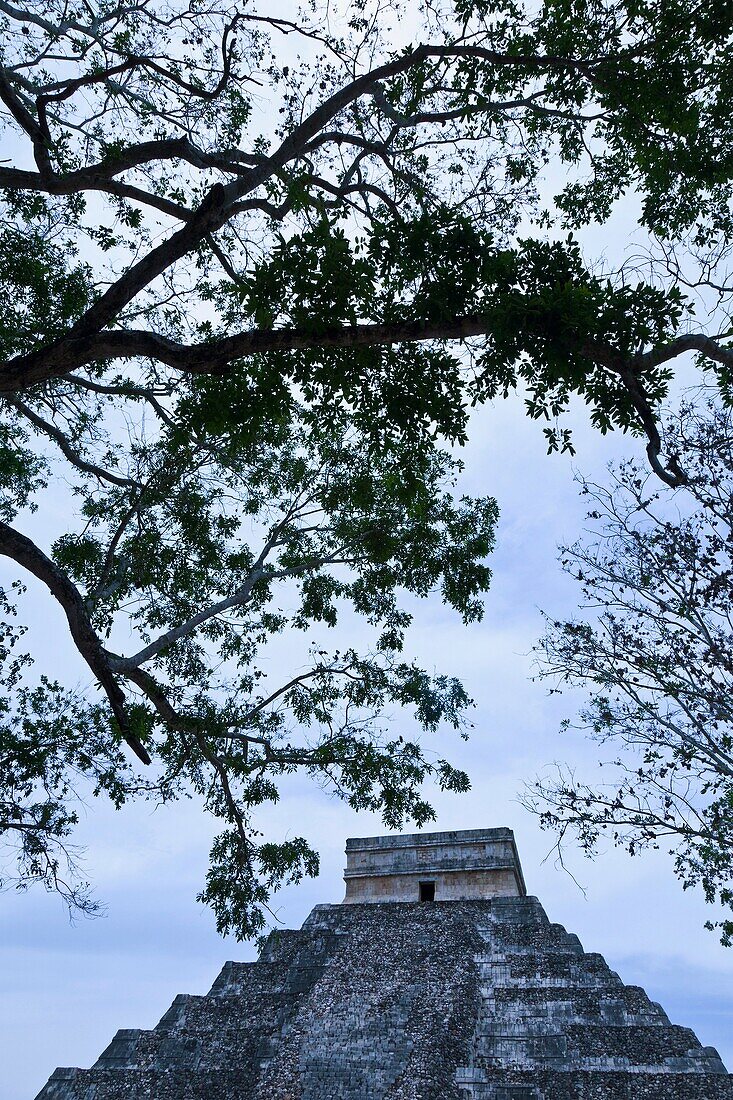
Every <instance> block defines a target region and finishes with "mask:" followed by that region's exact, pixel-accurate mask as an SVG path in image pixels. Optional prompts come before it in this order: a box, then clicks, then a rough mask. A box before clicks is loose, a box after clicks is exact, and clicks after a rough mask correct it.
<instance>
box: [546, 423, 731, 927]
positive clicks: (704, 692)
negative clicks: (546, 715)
mask: <svg viewBox="0 0 733 1100" xmlns="http://www.w3.org/2000/svg"><path fill="white" fill-rule="evenodd" d="M665 442H666V445H667V446H668V447H670V448H672V449H674V451H676V452H677V453H679V454H683V455H684V456H685V460H686V464H687V470H688V482H687V484H686V485H685V487H684V488H681V489H678V490H676V491H672V490H670V489H664V488H662V489H659V487H658V484H657V485H654V484H651V480H652V479H650V478H649V477H648V476H645V474H644V471H643V470H641V469H640V468H639V465H638V463H635V462H628V463H625V464H624V465H622V466H621V467H620V468H618V469H617V470H616V471H615V473H614V482H613V484H612V486H611V487H610V488H607V487H604V486H600V485H594V484H589V483H588V482H584V483H583V489H582V491H583V493H584V495H586V496H587V497H588V499H589V501H590V503H591V505H592V509H591V511H590V512H589V516H588V518H589V519H590V520H591V522H592V531H593V534H594V535H595V537H594V538H593V539H592V540H588V539H586V540H584V541H581V542H578V543H575V544H574V545H573V546H571V547H564V548H563V549H562V565H563V568H564V569H565V570H566V572H568V573H569V574H570V575H571V576H573V577H574V578H575V579H576V580H577V581H578V583H579V585H580V586H581V590H582V594H583V609H582V614H581V615H580V616H578V617H576V618H574V619H572V620H570V621H562V620H551V621H550V622H549V624H548V627H549V628H548V632H547V634H546V635H545V638H544V639H543V643H542V645H541V647H540V652H541V669H542V676H543V677H550V678H552V679H553V681H555V682H556V683H557V684H558V685H559V686H560V688H561V689H562V686H563V685H574V686H579V687H582V688H584V689H586V690H589V692H590V697H589V700H588V702H587V704H586V705H585V707H584V708H583V710H582V722H583V728H585V729H586V730H587V731H588V732H589V734H590V736H592V737H593V738H594V739H595V740H596V741H597V742H598V743H599V744H600V745H601V746H602V748H601V750H600V752H601V755H602V756H604V755H605V753H606V752H607V751H608V750H610V752H611V756H610V757H607V758H606V759H602V760H601V762H600V763H601V770H600V772H599V771H597V770H596V775H595V777H594V778H593V779H592V780H591V779H590V778H584V777H582V776H578V775H576V773H575V771H574V769H572V768H570V767H568V766H558V767H556V768H555V769H554V770H551V771H548V773H547V774H545V775H544V776H543V777H542V778H541V779H539V780H538V781H537V782H536V784H535V785H534V787H533V788H530V789H528V791H527V794H526V796H525V801H526V804H527V805H528V806H530V808H532V809H533V810H535V811H536V812H537V813H538V814H539V815H540V818H541V821H542V824H543V825H544V826H545V827H547V828H551V829H554V830H556V831H557V834H558V842H559V843H560V844H562V843H563V841H565V840H566V839H567V838H568V837H569V836H571V835H575V836H576V837H577V839H578V840H579V841H580V844H581V846H582V847H583V849H585V851H586V852H587V853H588V854H591V853H593V852H595V851H597V850H598V847H599V845H600V844H602V843H603V841H604V839H608V840H609V842H613V843H615V844H616V845H619V846H623V847H625V848H626V849H627V851H628V852H629V853H630V854H631V855H634V854H635V853H636V852H638V851H640V850H642V849H644V848H649V847H655V848H658V847H660V846H663V847H666V848H668V850H669V852H670V853H671V854H672V855H673V856H674V866H675V870H676V873H677V876H678V878H679V879H680V881H681V882H682V884H683V886H684V887H685V888H688V887H690V886H696V885H700V886H702V888H703V891H704V894H705V897H706V900H707V901H708V902H718V903H719V904H721V905H722V906H723V908H724V910H727V911H728V913H729V912H730V910H732V909H733V890H732V889H731V880H732V879H733V706H732V700H733V683H732V677H733V583H732V582H733V419H732V417H731V412H730V409H727V408H724V407H722V406H721V405H720V404H719V403H716V402H713V403H711V404H710V405H709V406H708V407H695V406H690V405H686V406H684V407H683V409H682V411H681V412H680V414H679V415H678V416H677V418H676V419H674V420H673V419H672V418H671V417H670V419H669V422H668V424H667V430H666V433H665ZM567 725H568V723H566V726H567ZM728 913H726V915H725V916H724V917H723V919H722V920H720V921H719V922H717V925H714V922H709V923H708V926H709V927H713V926H717V927H719V928H720V931H721V935H722V942H723V943H724V944H725V945H727V946H730V944H731V942H733V919H731V916H730V915H728Z"/></svg>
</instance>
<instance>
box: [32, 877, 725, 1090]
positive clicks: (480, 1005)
mask: <svg viewBox="0 0 733 1100" xmlns="http://www.w3.org/2000/svg"><path fill="white" fill-rule="evenodd" d="M38 1100H733V1078H731V1077H730V1076H729V1075H728V1074H727V1073H726V1071H725V1068H724V1067H723V1065H722V1063H721V1062H720V1059H719V1058H718V1056H717V1054H716V1052H715V1051H713V1050H712V1049H711V1048H708V1047H702V1046H701V1045H700V1043H699V1042H698V1040H697V1038H696V1037H695V1035H694V1034H693V1032H691V1031H690V1030H689V1029H687V1028H684V1027H678V1026H675V1025H673V1024H671V1023H670V1021H669V1020H668V1018H667V1016H666V1015H665V1013H664V1012H663V1010H662V1009H661V1008H660V1006H659V1005H657V1004H655V1003H654V1002H652V1001H650V1000H649V998H648V997H647V996H646V994H645V993H644V991H643V990H642V989H640V988H639V987H637V986H626V985H624V984H623V982H622V981H621V979H620V978H619V977H618V975H617V974H615V973H614V972H613V971H612V970H610V969H609V967H608V966H607V965H606V963H605V961H604V960H603V958H602V957H601V956H600V955H597V954H586V953H585V952H584V951H583V948H582V946H581V944H580V942H579V940H578V938H577V937H576V936H573V935H570V934H568V933H567V932H566V931H565V929H564V928H562V927H561V926H560V925H557V924H551V923H550V921H549V920H548V918H547V916H546V915H545V912H544V910H543V909H542V906H541V905H540V904H539V902H538V901H537V900H536V899H535V898H526V897H516V898H511V897H507V898H493V899H490V900H480V901H478V900H477V901H464V902H450V901H449V902H443V903H435V904H429V903H426V904H419V903H408V902H401V903H383V904H379V905H375V904H350V905H324V906H317V907H316V908H315V909H314V910H313V912H312V913H311V915H310V917H309V918H308V920H307V921H306V922H305V924H304V925H303V928H302V929H301V930H300V931H284V932H279V933H273V935H272V936H271V937H270V939H269V940H268V942H267V944H266V945H265V947H264V949H263V951H262V954H261V956H260V959H259V961H258V962H255V963H226V965H225V966H224V968H223V970H222V972H221V974H220V975H219V977H218V978H217V979H216V981H215V982H214V984H213V986H212V988H211V990H210V991H209V993H208V994H206V996H190V995H181V996H179V997H176V999H175V1000H174V1002H173V1004H172V1005H171V1007H170V1008H169V1010H168V1011H167V1012H166V1013H165V1015H164V1016H163V1018H162V1019H161V1021H160V1023H159V1024H158V1025H157V1027H156V1028H154V1029H153V1030H152V1031H120V1032H118V1033H117V1035H116V1036H115V1038H114V1039H113V1040H112V1042H111V1043H110V1045H109V1046H108V1047H107V1049H106V1050H105V1051H104V1053H103V1054H102V1055H101V1057H100V1058H99V1059H98V1061H97V1062H96V1063H95V1065H94V1066H93V1067H92V1068H91V1069H89V1070H79V1069H61V1070H57V1071H56V1073H55V1074H54V1075H53V1076H52V1077H51V1078H50V1080H49V1081H48V1083H47V1085H46V1086H45V1088H44V1089H43V1090H42V1091H41V1093H40V1094H39V1098H38Z"/></svg>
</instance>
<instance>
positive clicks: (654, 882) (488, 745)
mask: <svg viewBox="0 0 733 1100" xmlns="http://www.w3.org/2000/svg"><path fill="white" fill-rule="evenodd" d="M573 419H574V422H575V425H576V428H575V436H576V445H577V448H578V454H577V456H576V458H574V459H570V458H569V457H568V456H550V457H548V456H547V455H546V454H545V453H544V452H545V445H544V440H543V437H542V434H541V429H540V427H539V426H538V425H537V424H535V423H531V422H529V421H528V420H527V419H526V418H525V416H524V415H523V412H522V407H521V401H520V400H519V399H516V398H515V399H514V400H511V401H508V402H505V403H503V404H499V405H498V406H496V407H494V408H491V409H489V408H487V409H484V410H482V411H481V413H480V414H479V415H478V416H477V417H476V418H475V420H474V422H473V425H472V431H471V443H470V445H469V447H468V448H467V451H466V453H465V456H464V457H465V460H466V472H465V476H464V479H463V484H462V488H463V489H464V490H465V491H467V492H472V493H477V494H478V493H492V494H493V495H495V496H496V497H497V499H498V501H499V505H500V508H501V517H500V522H499V528H498V542H497V548H496V551H495V554H494V556H493V560H492V568H493V571H494V577H493V582H492V587H491V591H490V592H489V593H488V595H487V598H486V614H485V617H484V620H483V622H481V623H478V624H473V625H471V626H468V627H466V626H463V625H462V624H461V623H460V621H459V620H458V617H457V616H455V615H454V614H452V613H449V612H448V610H447V609H446V608H444V607H443V606H442V605H441V603H440V601H439V599H437V597H436V598H434V599H433V598H431V599H428V600H426V601H424V602H423V603H421V604H419V605H417V606H416V608H415V610H416V617H415V625H414V628H413V629H412V631H411V634H410V638H409V650H408V652H409V653H410V654H411V655H413V656H415V657H416V658H417V659H418V660H419V661H421V662H422V663H423V664H424V665H425V667H427V668H428V669H433V668H435V669H436V670H439V671H441V672H445V673H449V674H452V675H458V676H460V677H461V678H462V679H463V681H464V683H465V684H466V686H467V688H468V690H469V692H470V693H471V694H472V695H473V696H474V698H475V699H476V702H477V707H476V710H475V712H474V716H473V720H474V723H475V728H474V730H473V732H472V736H471V739H470V741H469V742H468V743H464V742H462V741H461V740H460V739H459V738H458V737H457V736H455V735H454V734H452V733H447V734H442V735H440V737H439V738H438V737H436V738H435V748H436V749H437V750H439V751H440V752H441V753H445V754H446V755H448V756H449V757H450V758H451V759H452V760H453V761H454V762H456V763H458V764H461V765H462V766H464V767H465V768H466V769H467V770H468V771H469V773H470V775H471V779H472V789H471V791H470V793H468V794H465V795H442V796H441V795H440V794H438V793H437V792H436V796H435V798H434V799H433V802H434V805H435V807H436V810H437V820H436V821H435V822H434V823H433V824H432V825H431V826H429V827H426V828H428V829H441V830H442V829H471V828H481V827H494V826H508V827H510V828H512V829H514V831H515V835H516V838H517V843H518V846H519V853H520V857H521V859H522V863H523V868H524V872H525V878H526V881H527V887H528V891H529V893H530V894H534V895H536V896H538V897H539V898H540V900H541V902H542V903H543V905H544V906H545V909H546V910H547V913H548V915H549V917H550V919H551V920H553V921H557V922H559V923H561V924H563V925H565V927H566V928H567V929H568V930H569V931H573V932H575V933H577V934H578V935H579V936H580V939H581V941H582V943H583V945H584V947H585V948H586V950H590V951H599V952H601V953H602V954H603V955H604V956H605V957H606V959H607V961H608V963H609V964H610V965H611V967H612V968H613V969H614V970H616V971H617V972H618V973H619V974H620V976H621V978H622V979H623V980H624V981H625V982H627V983H630V984H635V985H641V986H643V987H644V988H645V989H646V991H647V993H648V994H649V995H650V997H651V998H652V999H653V1000H657V1001H659V1002H660V1003H661V1004H662V1006H663V1007H664V1008H665V1010H666V1011H667V1013H668V1015H669V1016H670V1018H671V1019H672V1021H673V1022H674V1023H679V1024H684V1025H685V1026H688V1027H692V1028H693V1029H694V1030H695V1031H696V1033H697V1035H698V1037H699V1039H700V1041H701V1042H702V1043H703V1044H705V1045H712V1046H715V1047H717V1049H718V1051H719V1052H720V1054H721V1056H722V1057H723V1060H724V1061H725V1062H726V1063H727V1065H728V1067H729V1068H730V1067H733V1035H731V1034H730V1030H731V1029H730V1025H729V1021H730V1019H731V1018H733V951H730V950H725V949H724V948H722V947H721V946H720V944H719V943H718V941H717V939H716V937H715V935H714V934H711V933H710V932H707V931H705V930H704V928H703V927H702V925H703V922H704V920H705V919H706V918H707V917H708V916H709V915H710V913H709V912H708V907H706V905H705V904H704V902H703V901H702V899H701V898H700V897H699V896H697V895H696V894H695V893H694V892H692V891H689V892H686V893H685V892H683V891H682V890H681V888H680V886H679V885H678V883H677V881H676V879H675V878H674V876H673V874H672V871H671V867H670V861H669V860H668V858H667V857H665V856H663V855H660V854H658V853H652V854H643V855H641V856H638V857H635V858H634V859H630V858H629V857H628V856H626V855H625V854H624V853H622V852H618V851H614V850H611V851H607V852H605V853H603V854H601V856H599V858H598V859H597V860H596V861H595V862H591V861H588V860H586V859H584V858H583V857H582V856H580V855H579V854H577V853H572V852H571V853H568V858H567V860H566V862H567V863H568V866H569V870H570V871H571V872H572V875H573V876H574V878H573V877H571V875H570V874H569V873H567V872H566V871H564V870H562V869H561V868H560V867H558V866H557V865H556V861H555V859H554V858H553V854H552V852H551V848H552V843H553V840H552V837H551V835H550V834H546V833H543V832H541V831H540V829H539V828H538V824H537V821H536V819H534V818H533V817H532V816H531V815H530V814H529V813H528V812H527V811H526V810H524V809H523V808H522V807H521V806H520V805H519V804H518V802H517V795H518V793H519V792H520V790H521V788H522V786H523V784H524V783H525V782H526V781H527V780H531V779H532V777H533V776H534V775H535V774H536V773H537V772H538V770H540V769H541V768H542V767H543V766H544V765H547V764H550V763H551V762H552V761H554V760H559V759H563V760H568V761H571V762H574V763H575V764H577V766H578V768H579V770H580V769H582V768H585V769H586V774H590V775H592V774H593V771H592V769H593V767H594V746H592V745H590V744H589V743H587V742H586V741H585V740H584V739H583V737H582V736H581V735H580V734H573V733H565V734H559V733H558V728H559V725H560V722H561V720H562V718H563V717H565V716H568V717H572V716H573V714H574V713H575V712H576V708H577V705H578V702H579V700H578V699H573V698H572V697H571V696H567V695H564V696H561V697H558V696H549V695H548V693H547V687H546V685H542V684H540V683H536V682H532V680H531V679H530V677H531V674H532V655H531V652H530V651H531V648H532V645H533V644H534V642H535V641H536V640H537V638H538V636H539V634H540V633H541V629H542V623H541V616H540V609H541V608H543V609H545V610H546V611H549V612H550V613H557V614H563V613H565V614H570V613H572V609H573V606H574V603H575V599H576V593H575V590H574V586H573V583H572V582H571V581H570V580H569V579H568V578H567V577H565V576H564V575H563V574H562V572H561V570H560V568H559V565H558V563H557V560H556V558H557V551H556V547H557V544H558V543H559V542H562V541H568V540H572V539H573V538H575V537H577V536H578V535H579V534H580V533H581V531H582V528H583V515H584V511H583V505H582V502H581V501H580V500H579V498H578V495H577V486H576V485H575V483H574V481H573V472H574V470H575V469H578V470H582V471H583V472H584V473H586V474H591V475H592V474H597V475H599V476H600V475H602V473H603V471H604V468H605V465H606V463H607V462H608V461H609V460H610V459H612V458H613V457H616V456H619V455H621V454H629V453H630V452H631V451H634V450H636V451H637V452H639V453H641V443H640V442H635V441H633V440H629V439H628V438H624V437H620V436H612V437H608V438H606V439H603V438H601V437H600V436H598V435H597V434H594V433H593V432H592V431H591V429H590V428H588V427H587V426H586V424H585V421H584V419H583V415H582V410H581V411H576V414H575V415H574V417H573ZM39 522H42V521H39ZM0 583H2V580H1V579H0ZM29 596H30V598H31V604H30V610H31V612H32V616H31V620H32V626H31V629H32V631H33V637H34V638H35V644H36V653H37V656H38V659H39V664H40V663H41V662H43V664H44V666H45V668H46V671H47V672H48V673H49V674H51V675H63V674H64V673H66V674H68V671H69V669H70V667H71V660H72V658H71V654H70V653H68V652H67V651H66V650H65V648H64V646H65V642H64V632H63V628H62V624H61V622H60V616H59V615H58V614H57V612H56V609H55V608H54V607H53V606H52V605H51V603H50V602H49V601H48V599H47V598H43V597H42V594H41V593H40V592H38V593H37V592H36V591H35V590H31V591H30V593H29ZM285 656H286V655H285V654H283V659H285ZM428 740H429V743H430V742H431V741H432V739H428ZM260 821H261V823H262V825H263V827H264V829H265V830H266V831H267V832H268V833H269V834H271V835H272V836H273V837H277V838H283V837H285V836H287V835H294V834H295V835H298V834H300V833H303V834H304V835H306V836H307V837H308V838H309V839H310V840H311V841H312V842H313V843H314V844H315V846H316V847H317V849H318V850H319V851H320V854H321V863H322V866H321V874H320V876H319V878H318V879H317V880H312V881H311V880H309V881H307V882H306V883H304V884H302V885H301V886H298V887H291V888H288V889H286V890H284V891H283V892H282V893H281V894H280V895H279V896H278V897H277V899H276V903H275V908H276V912H277V916H278V919H279V920H280V921H281V922H282V925H283V926H284V927H291V928H292V927H296V928H297V927H299V926H300V924H301V923H302V921H303V920H304V919H305V917H306V916H307V914H308V912H309V911H310V909H311V908H312V906H313V905H315V904H318V903H321V902H339V901H341V900H342V898H343V890H344V886H343V881H342V872H343V866H344V862H345V861H344V846H345V841H346V838H347V837H349V836H370V835H376V834H382V833H384V832H385V831H386V830H385V829H384V827H383V826H382V824H381V822H380V821H379V820H378V819H377V818H375V817H374V815H371V814H356V813H354V812H352V811H351V810H349V809H348V807H346V806H344V805H343V804H341V803H340V802H338V801H336V800H334V799H333V798H331V797H329V796H327V795H326V794H324V792H323V791H322V790H320V788H319V787H317V786H316V785H314V784H313V783H311V782H309V781H307V780H303V779H293V780H291V781H290V782H289V783H288V784H287V785H286V787H285V788H284V789H283V798H282V801H281V802H280V804H279V805H278V806H277V807H274V808H272V809H271V810H269V811H268V812H267V813H266V814H264V815H263V816H262V817H261V818H260ZM211 832H212V830H211V828H210V826H209V823H208V822H207V821H205V819H204V818H203V815H202V814H201V813H200V812H199V811H198V809H197V807H196V805H195V804H194V803H191V802H186V803H182V804H179V805H177V806H172V807H166V808H164V809H162V810H151V808H150V807H145V806H144V807H131V808H127V809H124V810H122V811H120V812H115V811H113V810H112V809H111V808H109V807H107V806H105V805H104V804H101V803H99V804H97V803H93V804H91V805H89V807H88V812H87V814H86V815H85V817H84V818H83V820H82V824H81V830H80V834H79V839H80V840H81V842H82V843H83V844H84V845H85V847H86V864H85V865H86V867H87V869H88V872H89V876H90V878H91V879H92V881H93V882H94V884H95V888H96V891H97V895H98V896H99V897H100V898H101V900H102V901H103V902H104V903H105V905H106V913H105V915H104V916H103V917H100V918H97V919H94V920H88V919H80V920H77V921H76V922H75V923H69V920H68V918H67V915H66V911H65V909H64V908H63V906H62V905H61V903H60V902H59V900H58V899H57V898H56V897H53V896H49V895H46V894H44V893H42V892H29V893H27V894H24V895H19V894H15V893H12V892H10V893H5V894H0V976H1V977H0V982H1V983H2V997H1V998H0V1066H1V1067H2V1072H1V1073H0V1100H32V1098H33V1097H34V1096H35V1094H36V1092H37V1091H38V1090H39V1089H40V1088H41V1086H42V1085H43V1083H44V1082H45V1081H46V1079H47V1078H48V1076H49V1074H50V1073H51V1072H52V1071H53V1069H54V1068H55V1067H56V1066H58V1065H63V1066H84V1067H85V1066H89V1065H91V1064H92V1063H93V1062H94V1061H95V1059H96V1058H97V1057H98V1056H99V1054H100V1053H101V1052H102V1050H103V1049H104V1047H105V1046H106V1045H107V1044H108V1043H109V1041H110V1040H111V1038H112V1036H113V1035H114V1033H115V1031H116V1030H117V1029H118V1028H134V1027H142V1028H146V1027H147V1028H149V1027H153V1026H154V1025H155V1024H156V1023H157V1021H158V1019H159V1018H160V1017H161V1016H162V1015H163V1013H164V1012H165V1011H166V1009H167V1008H168V1006H169V1004H170V1002H171V1001H172V999H173V997H174V996H175V995H176V994H177V993H199V994H201V993H205V992H206V991H207V990H208V989H209V987H210V985H211V983H212V982H213V980H214V978H215V977H216V975H217V974H218V972H219V970H220V969H221V967H222V965H223V964H224V962H225V961H226V960H227V959H238V960H247V959H252V958H254V957H255V952H254V950H253V948H252V947H251V946H250V945H243V944H239V943H237V942H235V941H234V940H233V939H229V940H223V939H222V938H221V937H219V936H218V935H217V933H216V931H215V928H214V921H213V917H212V915H211V913H210V912H209V911H208V910H207V909H205V908H204V907H203V906H201V905H200V904H198V903H197V902H196V901H195V896H196V893H197V892H198V890H199V889H200V888H201V884H202V882H203V878H204V874H205V870H206V861H207V853H208V846H209V843H210V840H211ZM574 879H577V881H578V883H579V884H580V886H582V888H583V889H582V890H581V889H580V888H579V886H578V885H577V884H576V882H575V881H574Z"/></svg>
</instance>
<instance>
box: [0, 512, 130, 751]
mask: <svg viewBox="0 0 733 1100" xmlns="http://www.w3.org/2000/svg"><path fill="white" fill-rule="evenodd" d="M0 554H3V555H4V556H5V557H8V558H12V559H13V561H16V562H17V563H18V564H19V565H22V566H23V568H24V569H27V570H28V572H29V573H32V574H33V576H34V577H37V578H38V579H39V580H40V581H41V582H42V583H43V584H45V586H46V588H48V590H49V592H50V593H51V595H52V596H55V597H56V599H57V600H58V602H59V603H60V604H61V606H62V608H63V610H64V614H65V615H66V620H67V622H68V624H69V630H70V632H71V636H72V638H73V639H74V643H75V645H76V648H77V649H78V651H79V653H80V654H81V656H82V657H83V658H84V660H85V661H86V663H87V664H88V665H89V668H90V669H91V670H92V672H93V673H94V675H95V677H96V678H97V680H98V681H99V683H100V684H101V686H102V687H103V689H104V691H105V694H106V695H107V698H108V699H109V703H110V706H111V707H112V713H113V714H114V716H115V718H116V719H117V724H118V725H119V727H120V730H121V732H122V736H123V737H124V739H125V741H126V742H127V744H128V745H129V746H130V748H131V749H132V751H133V752H134V753H135V755H136V756H137V757H139V759H140V760H142V762H143V764H149V763H150V757H149V755H148V752H147V750H146V749H145V747H144V746H143V745H142V744H141V742H140V741H139V740H138V738H137V737H135V735H134V734H133V733H132V731H131V730H130V723H129V721H128V718H127V713H126V709H125V695H124V692H123V691H122V688H121V687H120V685H119V684H118V682H117V680H116V678H115V676H114V674H113V672H112V669H111V667H110V655H109V654H108V652H107V651H106V650H105V649H104V647H103V646H102V643H101V642H100V640H99V638H98V637H97V634H96V632H95V630H94V627H93V626H92V624H91V622H90V619H89V615H88V614H87V610H86V606H85V604H84V599H83V597H82V595H81V593H80V592H79V590H78V589H77V587H76V586H75V585H74V584H73V583H72V582H71V581H70V580H69V578H68V577H67V575H66V573H64V571H63V570H62V569H60V568H59V567H58V566H57V565H56V563H55V562H54V561H52V560H51V558H49V557H47V556H46V554H44V553H43V551H42V550H41V549H39V547H38V546H36V544H35V543H34V542H31V540H30V539H29V538H27V537H26V536H25V535H22V534H21V533H20V532H19V531H16V530H14V528H12V527H10V526H9V525H8V524H7V523H3V522H2V521H0Z"/></svg>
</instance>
